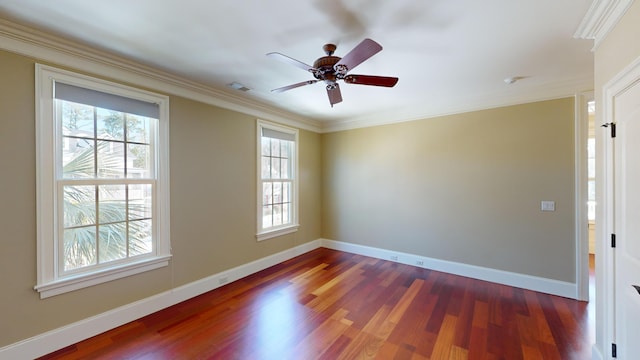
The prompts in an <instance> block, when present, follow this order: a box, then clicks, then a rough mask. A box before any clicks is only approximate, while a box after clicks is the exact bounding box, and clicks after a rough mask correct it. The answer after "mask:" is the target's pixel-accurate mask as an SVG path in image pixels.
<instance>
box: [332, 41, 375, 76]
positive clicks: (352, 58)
mask: <svg viewBox="0 0 640 360" xmlns="http://www.w3.org/2000/svg"><path fill="white" fill-rule="evenodd" d="M380 50H382V46H380V44H378V43H377V42H375V41H373V40H371V39H364V40H362V42H361V43H360V44H358V45H356V47H355V48H353V50H351V51H349V53H348V54H347V55H345V56H344V57H343V58H342V59H341V60H340V61H338V63H336V64H335V65H334V66H333V68H334V70H336V71H337V72H339V73H342V74H346V73H347V72H348V71H351V70H353V68H355V67H356V66H358V65H360V64H362V62H363V61H365V60H367V59H368V58H370V57H372V56H373V55H375V54H377V53H378V52H380ZM345 67H346V70H345V69H344V68H345Z"/></svg>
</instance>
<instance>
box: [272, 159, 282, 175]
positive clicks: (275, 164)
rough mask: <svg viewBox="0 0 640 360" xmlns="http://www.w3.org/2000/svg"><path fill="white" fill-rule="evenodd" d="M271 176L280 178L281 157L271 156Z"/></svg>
mask: <svg viewBox="0 0 640 360" xmlns="http://www.w3.org/2000/svg"><path fill="white" fill-rule="evenodd" d="M271 178H272V179H280V159H279V158H271Z"/></svg>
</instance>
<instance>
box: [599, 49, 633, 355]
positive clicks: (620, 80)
mask: <svg viewBox="0 0 640 360" xmlns="http://www.w3.org/2000/svg"><path fill="white" fill-rule="evenodd" d="M638 79H640V57H639V58H637V59H636V60H635V61H633V62H632V63H631V64H629V65H628V66H627V67H625V68H624V69H623V70H622V71H620V72H619V73H618V74H617V75H616V76H614V77H613V78H612V79H611V80H609V81H608V82H607V83H606V84H605V85H604V86H603V87H602V96H603V98H602V101H601V106H600V107H599V108H600V110H599V112H600V114H601V116H600V117H599V119H600V123H598V124H596V127H597V126H599V125H602V124H606V123H610V122H615V117H614V110H615V107H614V102H615V98H616V96H618V95H619V94H621V93H622V92H624V91H625V90H626V89H627V88H628V87H629V86H630V85H631V84H633V83H634V82H636V81H638ZM596 109H598V108H596ZM607 139H608V131H607V132H596V149H597V151H598V152H597V153H596V157H597V158H598V159H601V163H602V166H599V167H597V169H596V171H597V173H596V177H597V179H598V180H597V181H596V201H597V203H598V204H602V205H601V206H598V207H597V208H596V223H597V224H598V227H596V249H597V250H596V251H597V252H598V254H601V255H600V256H598V261H596V299H597V300H596V301H597V303H598V307H596V324H598V327H599V328H601V329H602V337H601V338H600V337H598V336H597V335H598V334H596V344H595V345H594V348H596V347H597V349H598V351H599V352H601V353H607V352H606V351H603V349H608V347H609V346H610V344H612V343H614V342H615V339H616V338H615V326H616V324H615V315H616V314H615V272H614V269H615V251H614V250H613V249H612V248H611V247H610V246H609V241H608V240H609V234H612V233H615V221H614V220H615V219H614V205H615V204H614V188H613V186H614V168H613V160H614V158H613V155H614V150H613V147H614V144H613V141H611V140H610V139H608V140H607ZM599 143H600V144H601V145H598V144H599ZM600 224H602V225H600Z"/></svg>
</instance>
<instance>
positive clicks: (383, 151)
mask: <svg viewBox="0 0 640 360" xmlns="http://www.w3.org/2000/svg"><path fill="white" fill-rule="evenodd" d="M573 124H574V101H573V98H566V99H560V100H553V101H544V102H538V103H531V104H525V105H517V106H510V107H504V108H498V109H491V110H485V111H477V112H472V113H466V114H458V115H452V116H445V117H438V118H433V119H426V120H422V121H414V122H407V123H401V124H394V125H387V126H378V127H372V128H365V129H357V130H350V131H344V132H337V133H330V134H325V135H323V138H322V151H323V170H322V172H323V179H324V180H323V185H324V187H323V192H322V193H323V211H322V216H323V218H322V221H323V237H324V238H329V239H333V240H338V241H345V242H350V243H355V244H362V245H367V246H373V247H377V248H384V249H390V250H394V251H400V252H406V253H411V254H417V255H422V256H426V257H432V258H436V259H442V260H449V261H453V262H459V263H465V264H472V265H478V266H483V267H488V268H494V269H500V270H506V271H510V272H516V273H522V274H528V275H533V276H539V277H545V278H550V279H557V280H561V281H567V282H574V281H575V253H576V250H575V235H574V213H575V206H574V126H573ZM541 200H553V201H555V202H556V211H555V212H541V211H540V201H541Z"/></svg>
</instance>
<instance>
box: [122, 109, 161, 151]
mask: <svg viewBox="0 0 640 360" xmlns="http://www.w3.org/2000/svg"><path fill="white" fill-rule="evenodd" d="M125 118H126V119H127V141H129V142H137V143H143V144H149V143H150V142H151V121H154V120H155V119H149V118H146V117H142V116H137V115H132V114H125Z"/></svg>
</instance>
